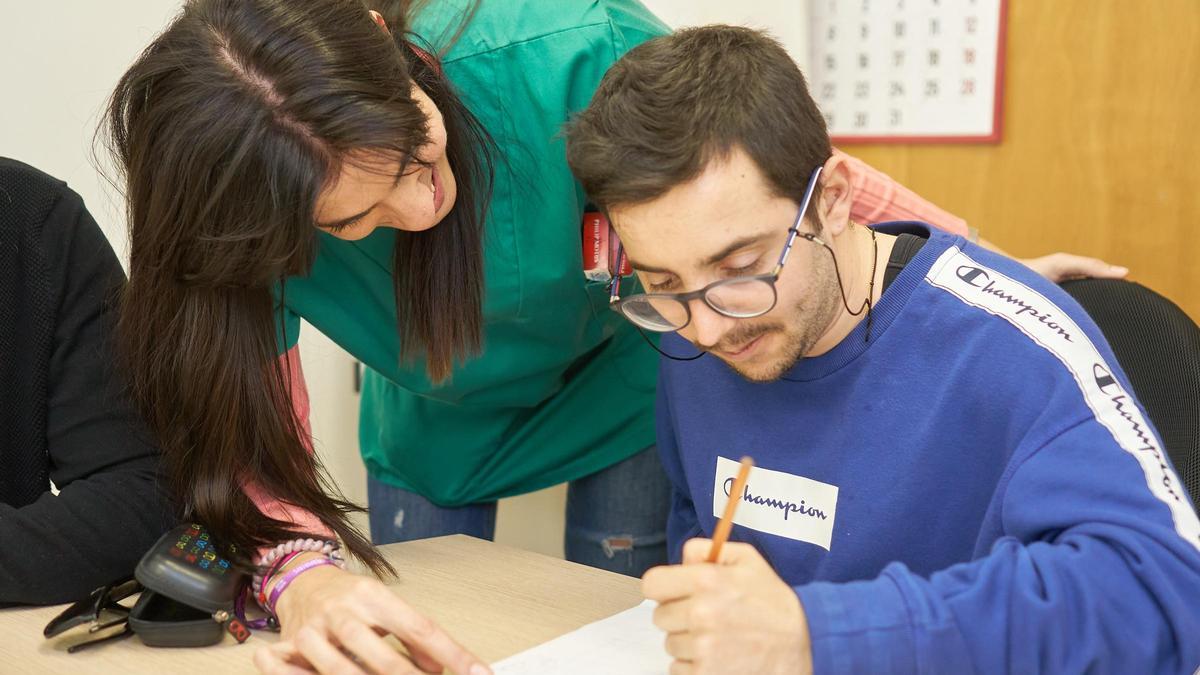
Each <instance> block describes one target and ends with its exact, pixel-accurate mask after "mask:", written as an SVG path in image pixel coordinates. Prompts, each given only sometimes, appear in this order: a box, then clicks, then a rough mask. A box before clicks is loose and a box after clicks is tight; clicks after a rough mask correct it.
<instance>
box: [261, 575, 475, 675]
mask: <svg viewBox="0 0 1200 675" xmlns="http://www.w3.org/2000/svg"><path fill="white" fill-rule="evenodd" d="M314 557H317V556H316V555H315V554H305V555H302V556H297V558H296V559H295V560H293V561H291V562H290V563H289V564H288V568H289V569H291V568H294V567H296V566H297V565H299V564H303V562H304V561H306V560H311V559H313V558H314ZM282 576H283V574H276V575H275V577H274V578H273V580H274V581H278V579H280V578H281V577H282ZM275 609H276V613H277V614H278V616H279V623H280V628H281V630H282V633H283V634H282V638H283V639H281V640H280V641H279V642H278V643H276V644H273V645H270V646H267V647H261V648H259V650H258V651H257V652H256V653H255V655H254V663H255V665H256V666H258V669H259V670H260V671H261V672H263V673H266V674H268V675H276V674H283V673H287V674H289V675H291V674H298V673H311V672H318V673H339V674H340V673H347V674H349V673H355V674H358V673H419V672H426V673H440V672H442V671H443V669H445V670H449V671H450V672H452V673H456V674H458V675H491V672H492V671H491V670H490V669H489V668H488V667H487V665H486V664H484V662H483V661H481V660H480V659H479V658H477V657H476V656H475V655H473V654H471V653H470V652H468V651H467V650H466V649H464V648H463V647H462V646H461V645H459V644H458V643H457V642H455V641H454V640H453V639H451V638H450V636H449V635H447V634H446V633H445V631H443V630H442V629H441V628H439V627H438V626H437V625H436V624H434V623H433V622H432V621H430V620H429V619H427V618H425V617H424V616H422V615H420V614H418V613H417V612H416V611H415V610H413V608H412V607H409V606H408V604H407V603H405V602H404V601H403V600H401V599H400V598H399V596H397V595H396V594H395V593H393V592H392V590H391V589H389V588H388V587H387V586H385V585H383V583H381V582H380V581H379V580H377V579H374V578H371V577H365V576H359V575H355V574H351V573H349V572H346V571H344V570H341V569H338V568H337V567H334V566H332V565H330V566H328V567H318V568H316V569H313V570H309V571H307V572H305V573H303V574H301V575H300V576H298V577H296V579H295V581H293V582H292V584H291V585H290V586H289V587H288V588H287V589H285V591H284V592H283V593H282V594H281V595H280V597H279V600H278V603H277V604H276V607H275ZM389 634H390V635H394V636H396V638H398V639H399V640H400V642H402V643H403V644H404V646H405V647H406V648H407V649H408V653H409V656H408V657H407V658H406V657H405V655H404V654H403V653H401V652H400V651H398V650H397V649H396V648H395V646H394V645H393V644H389V643H388V642H387V641H386V640H385V636H387V635H389Z"/></svg>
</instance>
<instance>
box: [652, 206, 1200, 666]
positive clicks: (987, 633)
mask: <svg viewBox="0 0 1200 675" xmlns="http://www.w3.org/2000/svg"><path fill="white" fill-rule="evenodd" d="M901 227H906V228H908V229H910V230H911V228H912V227H913V225H912V224H907V225H903V224H889V225H884V226H881V227H880V228H879V229H880V230H881V231H895V230H897V229H899V228H901ZM920 229H921V230H922V232H923V233H926V234H927V236H929V241H928V242H927V243H926V244H925V245H924V247H923V248H922V249H921V250H920V252H919V253H918V254H917V255H916V256H915V257H914V258H913V259H912V260H911V261H910V262H909V263H908V265H907V266H906V267H905V268H904V270H902V271H901V273H900V274H899V276H897V277H896V279H895V281H894V282H893V283H892V285H891V286H889V287H888V289H887V290H886V291H885V293H884V294H883V296H882V297H881V299H880V301H879V303H878V304H877V306H876V307H875V309H874V317H873V320H872V328H871V336H870V341H869V342H867V341H865V340H864V336H865V330H866V324H865V322H864V323H861V324H860V325H859V326H858V327H857V328H856V329H855V330H854V331H853V332H852V333H851V334H850V335H849V336H848V337H846V339H844V340H843V341H842V342H841V343H840V344H839V345H837V346H836V347H835V348H834V349H832V350H831V351H830V352H828V353H826V354H823V355H821V356H818V357H815V358H807V359H802V360H801V361H800V362H799V363H797V364H796V365H795V366H794V367H793V368H792V369H791V370H790V371H789V372H787V373H786V374H785V375H784V379H781V380H778V381H776V382H773V383H769V384H755V383H751V382H748V381H746V380H744V379H742V378H741V377H740V376H738V375H737V374H736V373H734V372H733V371H732V370H730V369H729V368H727V367H726V366H725V365H724V364H723V363H721V362H720V361H718V360H717V359H715V358H711V357H705V358H702V359H700V360H698V361H691V362H674V361H667V360H665V359H664V361H663V364H662V373H661V377H660V380H659V395H658V396H659V399H658V439H659V449H660V452H661V455H662V458H663V462H664V464H665V466H666V470H667V473H668V474H669V476H670V478H671V480H672V482H673V484H674V491H675V494H674V503H673V505H672V510H671V518H670V522H669V526H668V538H669V542H670V547H671V552H672V556H673V560H674V561H678V559H679V553H680V548H681V546H682V543H683V542H684V541H685V540H686V539H688V538H691V537H694V536H700V535H703V536H711V534H712V531H713V528H714V527H715V525H716V521H717V518H718V517H719V514H720V512H721V510H722V509H723V507H724V504H725V502H726V500H727V499H728V493H729V489H730V486H731V485H732V482H733V477H734V475H735V474H736V471H737V460H738V459H739V458H740V457H742V456H743V455H750V456H751V457H753V458H754V459H755V462H756V468H755V469H754V470H753V471H752V472H751V474H750V480H749V482H748V484H747V486H746V488H745V490H744V492H743V494H742V497H743V499H744V501H743V503H742V504H740V505H739V507H738V512H737V517H736V518H735V523H736V524H737V525H738V526H737V527H735V528H734V530H733V532H734V534H733V537H732V538H733V539H734V540H738V541H744V542H749V543H751V544H753V545H754V546H755V547H757V548H758V550H759V551H761V552H762V554H763V555H764V556H765V557H766V559H767V560H768V561H769V562H770V564H771V565H772V566H773V567H774V569H775V570H776V571H777V572H778V573H779V575H780V576H781V577H782V578H783V579H784V580H785V581H786V582H787V583H788V584H790V585H792V586H793V587H794V588H795V591H796V593H797V594H798V596H799V598H800V601H801V603H802V605H803V607H804V611H805V613H806V615H807V617H808V624H809V631H810V633H811V640H812V649H813V663H814V670H815V672H816V673H818V674H823V673H848V672H862V673H915V672H922V673H954V674H959V673H971V672H979V673H1078V672H1107V673H1188V674H1190V673H1193V672H1195V671H1196V670H1197V667H1198V666H1200V522H1198V521H1197V517H1196V513H1195V511H1194V510H1193V507H1192V504H1191V501H1190V499H1189V497H1188V495H1187V492H1186V491H1185V489H1184V487H1183V484H1182V483H1181V482H1180V481H1179V479H1178V478H1177V476H1176V474H1175V471H1174V469H1172V468H1171V465H1170V462H1169V461H1168V459H1167V456H1166V453H1165V452H1164V450H1163V448H1162V445H1161V441H1160V440H1159V437H1158V435H1157V432H1155V431H1154V429H1153V427H1152V426H1151V425H1150V423H1149V421H1148V418H1147V417H1146V414H1145V411H1144V410H1143V409H1142V408H1141V406H1140V405H1139V404H1138V403H1137V402H1136V401H1135V400H1134V398H1133V396H1132V394H1131V393H1130V392H1131V389H1130V386H1129V382H1128V380H1127V379H1126V377H1125V375H1124V373H1122V372H1121V370H1120V368H1119V367H1118V366H1117V363H1116V360H1115V359H1114V358H1113V355H1112V353H1111V351H1110V350H1109V348H1108V345H1107V344H1106V343H1105V341H1104V338H1103V337H1102V336H1101V334H1100V332H1099V330H1097V328H1096V327H1095V325H1094V324H1093V323H1092V321H1091V320H1090V319H1089V318H1088V317H1087V315H1086V314H1085V313H1084V311H1083V310H1082V309H1081V308H1080V307H1079V306H1078V305H1077V304H1076V303H1075V302H1074V301H1073V300H1071V299H1070V297H1068V296H1067V295H1066V294H1065V293H1064V292H1063V291H1061V290H1060V289H1059V288H1058V287H1057V286H1054V285H1053V284H1051V283H1049V282H1047V281H1045V280H1044V279H1042V278H1041V277H1039V276H1038V275H1036V274H1035V273H1034V272H1032V271H1030V270H1029V269H1027V268H1025V267H1023V266H1021V265H1020V264H1018V263H1015V262H1013V261H1012V260H1009V259H1006V258H1003V257H1001V256H998V255H995V254H992V253H990V252H988V251H986V250H984V249H981V248H980V247H978V246H976V245H973V244H970V243H968V242H967V241H965V240H964V239H962V238H961V237H955V236H951V235H947V234H943V233H939V232H936V231H933V232H929V230H928V229H927V228H920ZM663 347H664V349H668V350H671V351H672V352H674V353H677V354H682V353H685V352H689V351H690V353H695V352H694V350H691V347H690V346H689V345H688V344H687V343H686V342H685V341H684V340H683V339H682V338H680V337H679V336H677V335H670V336H667V337H665V338H664V340H663Z"/></svg>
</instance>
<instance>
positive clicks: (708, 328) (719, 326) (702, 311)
mask: <svg viewBox="0 0 1200 675" xmlns="http://www.w3.org/2000/svg"><path fill="white" fill-rule="evenodd" d="M688 308H689V309H690V310H691V312H692V322H691V323H690V324H688V326H687V331H688V332H690V333H691V335H684V337H685V338H687V339H689V340H691V341H692V342H694V343H695V344H697V345H699V346H700V347H702V348H705V349H707V348H711V347H715V346H716V345H717V343H718V342H720V341H721V338H722V337H724V336H725V334H726V333H728V332H729V329H730V328H732V327H733V322H734V321H736V319H732V318H730V317H727V316H724V315H722V314H719V313H717V312H716V311H715V310H714V309H713V308H712V307H709V306H708V303H706V302H704V300H703V299H700V298H696V299H695V300H692V301H691V303H690V304H689V305H688Z"/></svg>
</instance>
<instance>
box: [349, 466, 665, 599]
mask: <svg viewBox="0 0 1200 675" xmlns="http://www.w3.org/2000/svg"><path fill="white" fill-rule="evenodd" d="M367 499H368V501H369V506H370V512H369V517H370V521H371V540H372V541H373V542H375V543H376V544H390V543H392V542H397V541H411V540H413V539H425V538H428V537H440V536H443V535H447V534H468V535H471V536H472V537H478V538H480V539H493V538H494V537H495V533H496V502H488V503H482V504H470V505H468V506H463V507H458V508H442V507H440V506H437V505H436V504H434V503H433V502H431V501H429V500H428V499H425V498H424V497H422V496H421V495H419V494H417V493H415V492H411V491H409V490H405V489H403V488H398V487H394V486H392V485H388V484H387V483H383V482H380V481H378V480H375V479H374V478H368V479H367ZM670 508H671V485H670V482H669V481H668V479H667V475H666V473H665V472H664V471H663V468H662V465H661V464H660V463H659V459H658V453H657V451H656V450H655V449H654V448H653V447H650V448H648V449H646V450H643V451H641V452H639V453H638V454H636V455H634V456H633V457H630V458H629V459H626V460H624V461H622V462H620V463H618V464H614V465H613V466H610V467H608V468H607V469H603V470H601V471H598V472H596V473H594V474H592V475H590V476H584V477H583V478H578V479H576V480H573V481H571V482H570V484H568V486H567V518H566V520H567V526H566V532H565V535H564V538H563V544H564V546H563V548H564V552H565V553H566V558H567V560H570V561H573V562H577V563H582V564H584V565H591V566H592V567H599V568H600V569H605V570H609V571H611V572H618V573H621V574H628V575H630V576H639V577H640V576H641V575H642V574H643V573H644V572H645V571H646V570H648V569H650V568H651V567H653V566H655V565H662V564H665V563H666V562H667V515H668V514H669V512H670Z"/></svg>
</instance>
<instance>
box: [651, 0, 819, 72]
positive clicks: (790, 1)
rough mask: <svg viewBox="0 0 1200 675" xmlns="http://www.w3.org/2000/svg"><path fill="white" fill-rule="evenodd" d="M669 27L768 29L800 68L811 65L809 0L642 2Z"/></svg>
mask: <svg viewBox="0 0 1200 675" xmlns="http://www.w3.org/2000/svg"><path fill="white" fill-rule="evenodd" d="M642 3H643V4H645V5H646V6H647V7H649V8H650V9H651V10H652V11H653V12H654V13H655V14H657V15H658V17H659V18H660V19H662V20H663V21H664V22H666V24H667V25H668V26H671V27H672V28H682V27H684V26H697V25H703V24H708V23H728V24H734V25H739V26H749V27H751V28H759V29H765V30H767V31H768V32H770V33H771V34H772V35H774V36H775V37H776V38H777V39H778V40H779V41H780V42H782V43H783V46H784V47H786V48H787V50H788V52H789V53H790V54H791V55H792V58H793V59H795V60H796V62H797V63H799V64H800V67H801V68H804V67H805V64H807V63H808V9H807V8H808V2H807V0H642Z"/></svg>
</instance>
